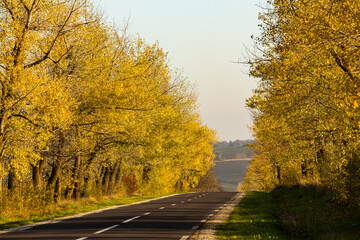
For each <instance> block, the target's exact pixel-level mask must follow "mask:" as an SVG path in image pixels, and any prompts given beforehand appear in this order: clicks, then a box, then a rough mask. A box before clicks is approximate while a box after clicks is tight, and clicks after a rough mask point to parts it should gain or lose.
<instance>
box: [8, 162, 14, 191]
mask: <svg viewBox="0 0 360 240" xmlns="http://www.w3.org/2000/svg"><path fill="white" fill-rule="evenodd" d="M15 187H16V173H15V170H14V169H13V168H12V167H10V170H9V174H8V182H7V188H8V189H9V191H10V192H12V191H14V189H15Z"/></svg>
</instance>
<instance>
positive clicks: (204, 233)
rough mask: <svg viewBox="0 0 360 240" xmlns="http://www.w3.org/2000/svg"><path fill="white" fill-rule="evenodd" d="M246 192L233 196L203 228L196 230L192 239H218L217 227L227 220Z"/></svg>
mask: <svg viewBox="0 0 360 240" xmlns="http://www.w3.org/2000/svg"><path fill="white" fill-rule="evenodd" d="M243 196H244V193H239V194H237V195H236V196H235V198H233V199H232V200H231V201H230V202H228V204H227V205H226V207H224V208H222V209H221V210H220V211H219V212H218V214H216V215H215V216H213V217H212V218H210V219H208V220H207V221H206V222H205V223H204V224H203V225H202V226H201V228H200V229H199V230H198V231H196V232H195V234H194V235H193V236H191V239H197V240H215V239H216V228H217V226H218V225H220V224H222V223H224V222H226V220H227V219H228V217H229V215H230V213H231V212H232V211H233V210H234V208H235V206H236V205H237V204H238V203H239V202H240V200H241V198H242V197H243Z"/></svg>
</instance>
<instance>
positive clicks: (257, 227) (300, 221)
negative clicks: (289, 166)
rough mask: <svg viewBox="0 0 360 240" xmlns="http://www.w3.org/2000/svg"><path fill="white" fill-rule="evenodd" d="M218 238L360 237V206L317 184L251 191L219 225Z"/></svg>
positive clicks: (325, 239) (319, 239) (339, 239)
mask: <svg viewBox="0 0 360 240" xmlns="http://www.w3.org/2000/svg"><path fill="white" fill-rule="evenodd" d="M218 239H293V240H298V239H299V240H300V239H311V240H335V239H336V240H358V239H360V210H359V209H355V208H350V207H349V206H348V205H346V204H345V203H339V202H337V201H335V200H334V197H333V195H332V194H331V193H330V192H329V191H326V190H324V189H321V188H319V187H315V186H294V187H279V188H277V189H275V190H273V191H272V192H271V193H263V192H249V193H247V194H246V195H245V197H244V198H243V199H242V200H241V202H240V203H239V205H238V206H237V207H236V208H235V209H234V211H233V212H232V213H231V215H230V217H229V219H228V221H227V222H226V223H225V224H223V225H221V226H220V227H219V231H218Z"/></svg>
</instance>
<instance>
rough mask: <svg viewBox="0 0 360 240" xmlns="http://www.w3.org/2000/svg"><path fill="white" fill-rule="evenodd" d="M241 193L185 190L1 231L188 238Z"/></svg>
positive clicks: (74, 238) (30, 235)
mask: <svg viewBox="0 0 360 240" xmlns="http://www.w3.org/2000/svg"><path fill="white" fill-rule="evenodd" d="M236 195H237V193H230V192H221V193H185V194H179V195H175V196H171V197H167V198H162V199H156V200H152V201H148V202H144V203H139V204H133V205H127V206H123V207H117V208H113V209H109V210H100V211H98V212H96V213H91V214H87V215H84V216H81V217H74V218H70V219H66V220H60V221H54V222H53V223H52V224H44V225H38V226H33V227H31V228H29V229H27V228H22V229H21V230H19V231H14V232H8V233H4V234H0V239H8V240H10V239H17V240H20V239H37V240H41V239H44V240H45V239H46V240H52V239H54V240H60V239H66V240H70V239H71V240H85V239H88V240H91V239H106V240H111V239H131V240H133V239H181V240H185V239H188V238H189V237H190V236H191V235H192V234H193V233H194V232H195V231H196V230H197V229H198V228H199V227H200V226H201V225H202V224H203V223H204V222H205V221H206V220H207V219H209V218H211V217H212V216H213V215H215V214H216V213H217V212H218V211H219V210H220V209H221V208H222V207H223V206H224V205H226V204H227V203H228V202H229V201H231V200H232V199H233V198H234V197H235V196H236Z"/></svg>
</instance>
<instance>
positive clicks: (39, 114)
mask: <svg viewBox="0 0 360 240" xmlns="http://www.w3.org/2000/svg"><path fill="white" fill-rule="evenodd" d="M0 17H1V18H0V25H1V29H2V32H1V33H0V39H1V41H0V52H1V53H0V80H1V92H0V98H1V101H0V151H1V152H0V182H1V181H2V182H4V183H6V188H4V189H3V190H2V191H10V192H16V189H19V188H25V187H27V188H30V187H34V188H35V189H38V190H39V191H46V192H47V193H49V195H50V196H51V198H53V199H55V200H58V199H60V198H79V197H81V196H90V195H93V194H104V193H111V192H113V191H128V192H129V193H133V192H135V191H138V192H143V193H154V192H172V191H177V190H187V189H189V188H190V187H191V185H192V184H195V183H196V182H197V181H198V179H199V177H201V176H203V175H204V174H205V173H206V172H207V170H208V169H209V167H210V166H211V164H212V163H211V161H210V160H211V158H212V146H211V143H213V142H214V140H215V134H214V132H213V131H212V130H210V129H208V128H207V127H206V126H203V125H202V124H201V122H200V119H199V116H198V113H197V107H196V96H195V94H194V93H193V90H192V89H191V86H189V85H188V83H187V82H186V80H185V79H184V78H183V77H182V76H181V73H177V72H176V71H173V70H171V69H170V68H169V66H168V60H167V56H166V54H165V53H164V52H163V50H162V49H161V48H160V47H159V46H158V44H154V45H147V44H146V43H145V41H144V40H143V39H141V38H139V37H138V38H136V39H130V38H128V37H127V35H126V31H124V32H121V31H117V30H116V29H114V28H113V27H112V26H109V25H107V24H106V23H105V22H104V21H103V20H102V18H101V15H100V14H99V13H98V12H97V11H96V10H95V9H94V8H93V6H92V5H91V3H90V2H89V1H87V0H72V1H57V0H1V1H0ZM119 33H121V34H119ZM4 186H5V185H4Z"/></svg>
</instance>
